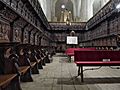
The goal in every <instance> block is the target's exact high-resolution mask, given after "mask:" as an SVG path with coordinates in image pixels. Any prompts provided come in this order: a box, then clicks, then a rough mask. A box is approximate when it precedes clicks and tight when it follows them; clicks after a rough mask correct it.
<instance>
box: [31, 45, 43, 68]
mask: <svg viewBox="0 0 120 90" xmlns="http://www.w3.org/2000/svg"><path fill="white" fill-rule="evenodd" d="M31 49H32V52H33V56H32V57H33V59H35V60H36V61H37V64H38V68H39V69H43V67H42V58H41V55H40V51H39V46H37V45H32V48H31Z"/></svg>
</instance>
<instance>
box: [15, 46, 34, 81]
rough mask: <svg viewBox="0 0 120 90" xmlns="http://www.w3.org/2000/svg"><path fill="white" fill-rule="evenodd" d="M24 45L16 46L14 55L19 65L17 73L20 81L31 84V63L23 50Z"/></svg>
mask: <svg viewBox="0 0 120 90" xmlns="http://www.w3.org/2000/svg"><path fill="white" fill-rule="evenodd" d="M24 46H25V44H19V45H17V46H16V53H17V55H18V63H19V72H20V74H21V76H20V79H21V81H22V82H32V81H33V78H32V74H31V68H32V67H33V65H32V66H31V64H32V63H31V62H30V60H29V57H28V53H27V52H26V50H25V49H24Z"/></svg>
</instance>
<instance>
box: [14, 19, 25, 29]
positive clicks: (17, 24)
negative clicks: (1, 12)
mask: <svg viewBox="0 0 120 90" xmlns="http://www.w3.org/2000/svg"><path fill="white" fill-rule="evenodd" d="M26 24H27V22H26V21H25V20H23V19H22V18H19V20H17V21H16V22H14V25H16V26H20V27H21V28H23V27H24V26H25V25H26Z"/></svg>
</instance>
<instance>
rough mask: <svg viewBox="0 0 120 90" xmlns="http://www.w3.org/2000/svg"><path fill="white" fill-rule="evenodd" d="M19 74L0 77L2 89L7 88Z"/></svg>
mask: <svg viewBox="0 0 120 90" xmlns="http://www.w3.org/2000/svg"><path fill="white" fill-rule="evenodd" d="M16 76H17V74H3V75H0V88H4V87H6V85H8V84H9V83H10V82H11V81H12V80H13V79H14V78H15V77H16Z"/></svg>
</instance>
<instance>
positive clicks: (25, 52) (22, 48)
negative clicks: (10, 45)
mask: <svg viewBox="0 0 120 90" xmlns="http://www.w3.org/2000/svg"><path fill="white" fill-rule="evenodd" d="M30 47H31V45H30V44H19V45H18V46H17V47H16V51H17V54H18V56H19V63H20V66H30V69H29V70H28V71H29V73H26V74H27V75H28V76H27V75H26V78H28V77H29V79H28V80H27V81H33V80H32V77H31V71H32V74H38V73H39V71H38V66H37V62H36V61H35V60H33V59H32V58H31V57H32V56H31V50H30ZM24 80H25V78H24V79H23V80H22V81H24Z"/></svg>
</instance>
